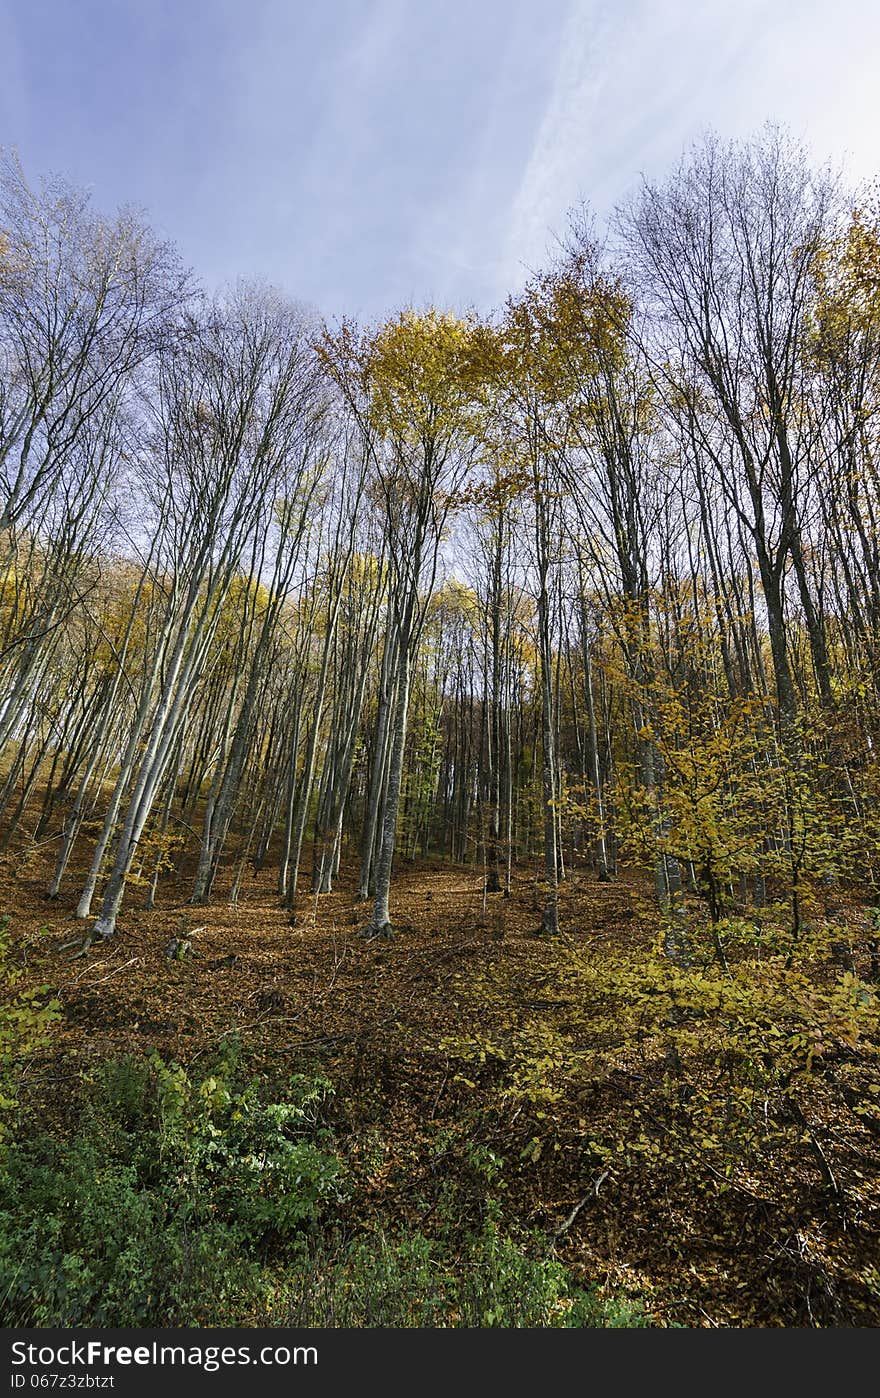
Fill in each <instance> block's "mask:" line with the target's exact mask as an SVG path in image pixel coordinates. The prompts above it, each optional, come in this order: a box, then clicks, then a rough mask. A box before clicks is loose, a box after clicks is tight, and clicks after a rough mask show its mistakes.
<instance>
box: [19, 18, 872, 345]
mask: <svg viewBox="0 0 880 1398" xmlns="http://www.w3.org/2000/svg"><path fill="white" fill-rule="evenodd" d="M0 54H2V74H3V78H2V83H0V145H3V146H7V147H9V146H12V147H14V148H16V149H17V150H18V152H19V154H20V155H21V157H22V160H23V161H24V164H25V168H26V170H27V171H28V173H29V174H30V175H31V176H32V177H36V176H38V175H39V174H41V173H44V172H49V171H60V172H63V173H65V174H67V175H69V176H70V177H71V178H72V179H73V180H74V181H75V182H76V183H78V184H84V185H87V186H88V187H90V188H91V189H92V190H93V192H94V199H95V202H96V204H97V205H98V206H100V207H102V208H112V207H114V206H116V205H117V204H119V203H124V202H130V203H134V204H138V205H140V206H142V207H144V208H145V209H146V210H147V212H148V214H149V217H150V219H151V220H152V222H153V224H154V225H155V226H156V227H157V228H158V229H159V230H160V231H161V232H162V233H163V234H164V235H166V236H168V237H170V238H172V239H173V240H174V241H175V242H176V243H177V244H178V246H179V247H180V249H181V252H182V254H183V256H184V258H185V259H186V261H187V262H188V263H190V264H191V265H192V266H193V267H194V268H195V269H196V270H197V271H198V272H199V273H200V275H201V276H202V277H203V279H204V280H205V281H206V282H207V283H208V285H210V286H216V285H219V284H221V283H223V282H224V281H226V280H230V279H234V278H236V277H238V276H242V275H243V276H257V277H261V278H263V279H265V280H268V281H270V282H273V283H275V284H276V285H278V286H280V287H281V288H283V289H284V290H285V291H286V292H287V293H289V294H290V295H291V296H294V297H296V298H298V299H301V300H305V301H307V302H309V303H311V304H313V305H314V306H316V307H317V308H318V309H319V310H320V311H321V312H323V313H324V314H326V315H328V316H331V317H332V316H337V315H341V314H351V315H355V316H358V317H360V318H365V319H369V318H372V317H375V316H381V315H384V314H387V313H389V312H392V311H394V310H395V309H397V308H398V307H399V306H401V305H404V304H415V305H417V306H423V305H425V304H428V303H430V302H435V303H438V304H441V305H444V306H451V307H454V308H455V309H458V310H463V309H465V308H466V307H468V306H471V305H473V306H476V307H478V308H480V309H487V308H488V307H490V306H492V305H496V304H498V303H499V302H500V301H502V300H503V298H504V296H505V295H506V293H507V292H508V291H509V290H513V289H516V287H517V286H518V285H519V284H520V283H521V282H522V280H523V278H524V277H525V275H526V274H527V273H528V271H529V270H530V269H532V268H535V267H537V266H539V265H540V264H541V262H542V261H543V260H545V257H546V254H547V251H548V248H549V247H550V246H551V244H552V236H553V232H554V230H555V231H556V232H562V231H563V230H564V227H565V223H566V211H567V209H569V208H570V207H571V206H572V205H573V204H575V203H577V202H578V201H579V200H581V199H586V200H588V201H589V202H590V204H591V205H592V206H593V207H594V209H595V210H596V212H597V214H598V215H599V216H600V217H601V216H603V215H605V214H606V213H607V212H608V210H609V209H610V208H611V207H612V206H613V204H614V203H615V201H617V200H618V199H620V198H622V197H623V196H624V195H625V194H626V193H627V192H628V191H629V190H631V189H632V188H633V187H634V185H635V183H636V182H637V179H638V176H639V173H640V172H645V173H648V174H651V175H658V174H661V173H662V171H663V170H664V169H665V168H666V167H668V165H669V164H670V163H672V162H673V161H674V160H675V159H677V157H678V155H679V154H680V152H681V149H682V147H683V146H684V145H685V144H686V143H687V142H689V141H690V140H693V139H694V138H696V137H698V136H699V134H700V132H701V131H702V130H703V129H705V128H706V127H707V126H709V125H711V126H714V127H715V129H716V130H717V131H718V132H719V133H720V134H721V135H722V136H728V135H730V136H741V135H747V134H749V133H750V132H751V131H753V130H755V129H756V128H757V127H758V126H760V125H761V123H762V122H763V121H764V120H766V119H768V118H769V119H772V120H777V121H782V122H784V123H786V124H788V125H789V126H790V127H791V129H792V130H793V132H794V133H795V135H797V136H800V137H802V138H803V139H805V140H806V141H808V143H809V144H810V145H811V146H812V148H813V150H814V152H815V153H816V155H817V156H818V157H819V158H821V159H825V158H828V157H832V158H834V159H836V160H838V161H841V162H842V161H845V162H846V169H847V171H848V173H849V175H850V177H851V178H853V179H856V180H861V179H866V178H869V177H871V176H873V175H875V174H876V173H878V171H880V158H878V143H877V136H878V131H880V97H878V89H880V80H878V76H877V74H878V71H880V62H878V58H880V0H835V3H833V4H829V3H828V0H703V3H700V0H617V3H607V0H322V2H321V0H310V2H308V3H307V0H0Z"/></svg>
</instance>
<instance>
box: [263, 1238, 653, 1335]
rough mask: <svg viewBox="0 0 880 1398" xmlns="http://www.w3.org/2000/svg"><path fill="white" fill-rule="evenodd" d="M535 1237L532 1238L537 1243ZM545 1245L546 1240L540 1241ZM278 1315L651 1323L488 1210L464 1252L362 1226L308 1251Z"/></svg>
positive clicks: (435, 1324) (400, 1323) (385, 1321)
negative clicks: (345, 1238)
mask: <svg viewBox="0 0 880 1398" xmlns="http://www.w3.org/2000/svg"><path fill="white" fill-rule="evenodd" d="M538 1241H539V1240H532V1242H533V1244H537V1242H538ZM544 1246H545V1247H546V1242H545V1244H544ZM273 1323H274V1324H278V1325H286V1326H292V1327H316V1328H322V1329H324V1328H336V1329H361V1328H370V1329H376V1328H383V1329H384V1328H390V1329H438V1328H444V1329H445V1328H468V1329H477V1328H481V1329H482V1328H486V1327H502V1328H508V1329H537V1328H549V1329H580V1328H590V1329H603V1328H624V1327H625V1328H636V1327H644V1326H646V1325H647V1324H648V1321H647V1319H646V1318H645V1316H644V1313H643V1312H642V1310H641V1309H640V1307H638V1306H637V1305H634V1304H631V1303H629V1302H627V1301H625V1300H621V1299H616V1300H612V1301H606V1300H604V1299H603V1298H601V1297H600V1296H599V1295H598V1293H596V1292H595V1291H588V1290H584V1289H582V1288H580V1287H578V1286H576V1285H575V1284H574V1282H573V1280H572V1278H571V1275H570V1273H569V1272H568V1271H567V1270H566V1268H565V1267H563V1266H562V1264H561V1263H560V1262H558V1261H557V1260H555V1259H553V1258H549V1259H548V1258H546V1257H541V1256H536V1255H534V1254H533V1253H532V1252H530V1251H528V1250H527V1249H526V1248H523V1247H521V1246H520V1245H518V1244H517V1243H516V1242H514V1241H513V1240H512V1239H511V1238H509V1237H507V1236H505V1235H504V1234H503V1233H502V1232H501V1231H500V1229H499V1228H498V1226H497V1224H496V1223H495V1222H494V1221H493V1220H490V1221H489V1222H487V1224H486V1225H485V1228H484V1230H483V1232H482V1233H481V1234H480V1235H479V1236H477V1237H476V1238H472V1239H471V1240H470V1241H469V1242H468V1244H467V1245H466V1247H465V1248H464V1250H463V1251H462V1252H457V1253H455V1252H453V1251H452V1250H451V1249H450V1248H449V1246H448V1244H444V1243H442V1242H439V1241H437V1240H434V1239H429V1238H426V1237H424V1236H422V1235H421V1234H418V1233H416V1234H408V1235H405V1236H403V1237H400V1238H396V1239H392V1238H389V1237H388V1236H387V1235H385V1234H383V1233H378V1234H375V1235H368V1236H366V1237H364V1238H362V1239H360V1240H358V1241H355V1242H352V1243H349V1244H348V1245H347V1247H344V1248H340V1249H338V1250H336V1251H335V1252H334V1253H332V1254H326V1253H325V1254H324V1255H321V1254H320V1253H318V1254H315V1253H313V1254H312V1255H311V1256H310V1257H309V1258H308V1259H304V1260H303V1262H302V1263H301V1266H300V1269H299V1270H298V1272H297V1273H296V1274H294V1275H293V1276H291V1277H290V1278H289V1280H288V1282H287V1286H286V1289H285V1294H284V1296H283V1299H282V1300H281V1302H280V1303H279V1304H278V1305H277V1306H276V1314H275V1318H274V1319H273Z"/></svg>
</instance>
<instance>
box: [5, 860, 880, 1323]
mask: <svg viewBox="0 0 880 1398" xmlns="http://www.w3.org/2000/svg"><path fill="white" fill-rule="evenodd" d="M14 866H15V858H14V856H10V857H7V859H6V861H5V867H4V869H3V878H2V901H0V911H3V912H4V913H6V915H7V918H8V930H7V936H8V938H9V945H8V957H9V964H10V966H11V967H12V968H14V969H15V971H16V972H19V971H20V972H21V979H19V980H18V982H17V984H16V986H15V994H16V996H17V997H18V1000H19V1002H20V1001H21V997H22V994H23V992H25V991H27V990H28V989H32V990H34V992H35V999H34V1000H33V1001H31V1002H30V1003H31V1004H32V1005H36V1004H41V1005H42V1004H45V1002H46V1000H47V998H48V997H51V1000H52V1001H54V1002H57V1011H56V1013H55V1015H54V1017H53V1022H52V1023H51V1026H50V1027H49V1028H48V1029H47V1031H46V1032H45V1034H44V1037H43V1041H42V1043H41V1044H40V1045H39V1046H38V1047H35V1048H34V1050H33V1051H32V1053H31V1054H30V1055H29V1056H28V1057H27V1059H26V1060H24V1061H22V1062H20V1063H19V1064H18V1070H19V1082H20V1090H19V1096H20V1110H21V1111H22V1112H23V1113H24V1118H25V1120H26V1121H28V1122H29V1123H30V1124H31V1125H30V1129H31V1130H36V1129H39V1130H41V1131H45V1130H49V1131H50V1132H51V1133H52V1134H53V1135H54V1136H55V1137H56V1138H60V1137H63V1136H64V1135H65V1133H69V1132H70V1131H71V1129H72V1128H73V1125H74V1123H75V1122H76V1121H77V1120H78V1118H79V1114H80V1113H81V1110H82V1101H83V1095H84V1093H85V1092H86V1091H87V1085H88V1083H89V1080H90V1079H94V1076H95V1074H96V1072H98V1071H99V1070H100V1067H101V1065H102V1064H106V1063H108V1062H114V1061H115V1062H118V1061H121V1060H123V1059H125V1058H126V1057H127V1056H132V1057H133V1058H134V1059H135V1060H138V1061H141V1062H145V1061H147V1059H148V1057H149V1055H151V1054H158V1055H160V1056H161V1060H162V1062H163V1063H164V1064H179V1065H181V1066H182V1067H183V1068H184V1070H185V1071H186V1073H188V1074H189V1075H190V1078H191V1080H192V1081H193V1082H196V1081H204V1080H205V1079H204V1074H206V1073H207V1071H208V1069H209V1068H210V1066H211V1065H212V1064H213V1063H214V1062H215V1061H216V1059H217V1056H218V1054H222V1053H223V1052H224V1050H228V1049H229V1047H230V1044H231V1043H234V1044H235V1045H236V1053H237V1055H238V1056H239V1060H240V1065H241V1067H242V1068H243V1069H244V1070H245V1072H246V1074H247V1076H248V1078H249V1079H252V1080H253V1079H259V1080H261V1081H266V1082H268V1083H270V1084H282V1083H283V1082H284V1081H285V1080H286V1079H288V1078H289V1076H290V1075H291V1074H295V1075H303V1076H304V1077H305V1078H308V1077H313V1078H316V1079H320V1080H322V1081H325V1082H327V1083H328V1084H329V1089H328V1095H327V1099H326V1102H325V1105H324V1107H323V1108H322V1114H323V1115H322V1122H323V1126H324V1128H325V1129H326V1130H327V1132H328V1133H329V1136H328V1139H331V1138H332V1142H333V1150H334V1155H335V1157H336V1159H338V1160H339V1161H340V1162H341V1172H342V1173H341V1176H340V1178H341V1179H342V1180H343V1182H344V1183H343V1188H342V1190H341V1191H340V1192H339V1194H338V1196H337V1200H336V1202H335V1204H334V1205H333V1210H332V1211H331V1214H330V1215H327V1214H325V1215H323V1223H322V1225H321V1226H322V1227H323V1228H324V1229H325V1230H326V1229H327V1228H328V1227H330V1226H332V1227H333V1228H341V1229H342V1230H343V1232H344V1234H345V1236H346V1238H348V1239H352V1238H367V1239H369V1238H376V1237H383V1238H385V1237H391V1238H394V1237H399V1236H406V1235H407V1234H416V1235H417V1236H418V1237H420V1238H427V1239H430V1238H431V1237H432V1236H435V1235H436V1236H438V1237H442V1238H443V1239H445V1244H444V1245H445V1246H447V1247H449V1246H451V1247H452V1248H453V1249H454V1248H455V1246H456V1240H459V1239H463V1238H465V1237H466V1236H473V1235H474V1234H475V1233H478V1232H479V1230H480V1229H481V1228H482V1227H484V1225H485V1221H486V1218H487V1216H488V1217H490V1218H491V1219H495V1220H497V1221H500V1222H501V1223H502V1224H503V1227H504V1230H505V1232H506V1234H509V1235H511V1236H515V1237H520V1238H522V1239H523V1240H524V1244H523V1245H524V1248H525V1250H526V1252H530V1253H531V1254H533V1255H535V1256H536V1257H537V1258H541V1257H542V1256H543V1257H547V1258H550V1257H552V1258H558V1259H559V1261H560V1262H561V1263H562V1264H563V1265H564V1267H565V1268H566V1269H567V1271H568V1272H569V1273H570V1274H571V1276H572V1277H573V1278H575V1279H576V1281H577V1282H578V1283H579V1284H583V1285H585V1286H589V1287H591V1288H598V1294H600V1295H602V1294H606V1293H607V1294H608V1295H613V1296H615V1297H617V1298H624V1300H625V1301H626V1303H627V1304H630V1303H631V1304H633V1305H634V1306H635V1307H636V1312H635V1313H636V1314H640V1315H642V1316H643V1317H644V1318H643V1319H641V1320H640V1321H639V1322H638V1323H641V1324H644V1323H649V1324H653V1325H661V1326H664V1325H670V1324H673V1325H684V1326H695V1327H716V1326H720V1327H739V1326H780V1325H785V1326H827V1325H835V1326H841V1325H843V1326H865V1325H874V1324H877V1323H878V1321H880V1271H878V1259H880V1251H878V1230H880V1171H878V1165H880V1102H878V1099H877V1074H876V1063H877V1050H878V1045H880V1036H878V1032H877V1015H876V997H874V1006H873V1008H872V1009H871V1021H870V1023H869V1024H868V1025H867V1028H866V1024H865V1023H858V1024H856V1021H857V1020H858V1013H857V1008H856V1009H854V1008H853V1004H852V1000H853V997H852V993H851V992H852V988H853V987H859V986H861V987H864V985H865V981H863V980H861V979H859V978H857V977H855V976H853V975H852V973H851V971H847V970H842V969H841V966H840V965H839V964H837V963H839V960H840V957H841V955H844V956H845V959H847V960H848V961H849V963H850V966H851V968H852V969H853V970H855V971H856V972H859V973H861V975H864V976H867V975H868V974H869V973H870V970H871V966H870V964H869V963H870V957H871V955H872V952H873V954H874V955H876V948H875V944H874V943H872V941H871V937H872V928H871V926H869V925H868V923H867V922H866V917H865V912H864V909H863V908H862V906H861V905H860V904H859V903H858V902H856V901H852V902H850V901H848V900H846V899H844V900H842V904H841V906H840V907H838V908H837V909H836V912H835V914H834V919H833V921H834V926H833V928H832V929H831V932H830V934H829V929H828V928H827V927H822V926H820V925H819V924H816V925H815V926H813V927H810V928H808V929H807V930H806V932H805V933H804V935H803V939H802V942H801V945H800V946H799V947H798V949H797V953H796V956H795V957H794V958H793V959H792V957H791V947H790V946H789V947H786V946H785V945H783V940H784V934H783V932H782V930H781V929H775V928H774V927H773V925H772V924H770V923H765V924H764V925H763V926H762V925H761V923H760V921H749V920H748V919H746V918H745V917H744V918H743V919H742V920H741V923H740V924H739V925H738V926H739V935H738V937H737V935H735V925H734V930H733V932H731V931H730V930H729V931H728V942H727V944H726V946H725V953H726V966H725V967H721V966H720V965H719V963H718V956H717V949H716V948H714V947H713V945H712V942H711V940H710V938H709V936H708V933H707V932H706V931H705V929H704V930H702V931H701V930H700V926H699V922H698V921H697V920H694V921H692V922H691V923H690V924H689V926H690V931H689V933H688V952H687V956H686V958H685V963H684V964H681V965H680V966H678V967H676V966H675V965H674V964H672V963H670V961H669V958H668V957H664V955H663V953H662V947H661V946H659V945H658V915H657V910H656V906H655V905H654V904H653V902H652V897H651V889H650V887H649V886H648V883H647V881H643V880H642V879H641V877H640V876H639V875H637V874H636V873H634V872H631V873H627V872H623V873H622V874H621V876H620V877H619V878H617V879H616V880H614V881H609V882H599V881H597V879H596V876H595V874H594V873H593V872H592V871H590V870H582V871H577V870H576V871H574V873H573V874H572V875H571V877H570V878H569V879H568V880H567V881H566V882H564V883H563V884H562V885H561V886H560V924H561V929H562V930H561V932H560V935H559V936H557V937H552V938H548V937H545V936H541V935H538V930H539V927H540V912H541V906H542V905H541V890H540V886H539V884H538V883H537V882H536V880H535V877H534V870H533V869H531V868H528V867H520V868H519V869H518V871H517V872H516V875H515V878H514V882H513V887H512V891H511V896H510V897H509V898H504V897H502V896H500V895H494V896H489V897H484V894H483V879H482V876H481V873H480V871H479V869H474V868H466V867H450V866H441V865H439V864H437V865H435V864H430V863H422V864H419V865H415V866H412V867H407V866H403V867H402V868H401V870H400V871H399V873H398V874H397V875H396V889H397V894H396V899H397V927H396V934H395V937H394V939H393V940H386V939H376V938H374V939H372V940H366V939H364V938H363V936H362V935H360V933H361V932H362V929H363V926H364V923H365V912H364V907H363V904H358V903H356V902H355V901H354V898H353V889H354V887H355V885H356V880H355V878H354V871H352V870H350V869H349V870H345V869H343V877H342V879H341V881H340V887H339V889H338V891H335V892H333V893H332V894H327V895H313V896H311V897H308V896H306V897H303V898H302V899H301V900H300V902H299V905H298V908H297V910H296V911H295V913H294V915H293V916H291V915H290V914H289V912H288V911H286V910H285V909H283V908H281V907H280V906H279V901H278V898H277V895H276V893H275V890H274V889H273V887H272V886H271V881H270V880H269V879H267V878H265V877H263V876H260V877H257V876H254V877H253V878H250V879H248V880H247V881H246V882H245V884H244V886H243V888H242V890H241V893H240V896H239V901H238V906H237V907H234V908H233V907H231V906H229V905H228V904H227V903H226V902H224V901H215V902H213V903H212V904H210V905H209V906H206V907H200V908H193V907H191V906H189V904H188V902H187V901H186V896H185V893H186V890H185V885H184V883H183V881H182V880H181V883H180V895H181V898H180V902H179V903H177V904H175V902H174V897H173V890H172V889H169V890H167V893H166V902H165V905H164V906H163V907H162V908H161V909H154V910H150V911H147V910H143V909H139V908H138V907H137V906H136V904H134V903H132V906H131V907H130V908H127V909H126V912H125V916H124V919H123V920H122V922H121V924H120V928H119V930H118V933H117V935H116V937H115V938H114V939H113V940H112V941H110V942H109V943H107V944H105V945H98V946H94V947H92V948H91V949H90V950H88V951H87V952H86V953H85V954H84V955H79V954H78V952H77V942H76V939H77V936H78V935H79V934H80V933H81V927H82V924H77V923H75V922H74V921H72V920H71V919H70V918H69V916H68V915H67V914H66V913H65V912H64V910H63V909H62V908H61V907H60V906H57V905H52V904H48V903H47V902H46V901H45V899H44V896H43V891H44V887H45V878H44V877H43V878H41V877H39V876H38V875H39V874H41V873H42V874H45V871H41V870H37V869H35V868H34V865H33V856H31V860H30V865H29V866H26V867H25V869H24V870H23V871H19V872H18V873H17V874H16V873H15V872H14ZM221 896H222V890H221V891H219V892H218V895H217V897H218V899H219V898H221ZM731 926H732V925H731V924H728V928H729V929H730V928H731ZM829 935H831V936H832V938H833V951H832V952H831V959H830V960H829V946H830V945H831V943H830V942H829V940H828V936H829ZM72 943H73V945H72ZM841 948H845V949H846V950H845V953H844V952H842V950H841ZM835 958H836V962H835ZM788 961H791V964H790V965H787V964H786V963H787V962H788ZM863 963H864V964H863ZM848 995H849V1002H848V1000H847V996H848ZM861 997H862V1002H864V1001H865V998H866V997H865V994H864V990H862V992H861ZM7 999H8V996H7ZM857 999H858V993H857V995H856V1000H857ZM862 1008H864V1004H863V1006H862ZM854 1024H856V1027H855V1028H854ZM200 1075H202V1076H201V1077H200ZM209 1081H210V1082H211V1083H213V1082H214V1081H215V1079H213V1078H211V1079H210V1080H209ZM235 1319H236V1321H237V1323H242V1324H248V1323H261V1322H262V1323H266V1316H265V1314H262V1315H257V1316H252V1317H250V1318H248V1317H247V1316H242V1315H238V1316H237V1317H235ZM281 1319H282V1320H283V1317H282V1318H281ZM372 1323H374V1324H379V1325H381V1324H387V1323H389V1322H388V1321H387V1320H384V1321H383V1320H382V1319H381V1318H376V1319H375V1320H374V1321H373V1322H372ZM439 1323H441V1324H442V1323H444V1322H443V1321H441V1322H439ZM488 1323H491V1320H490V1321H489V1322H488ZM616 1323H624V1324H625V1323H627V1322H626V1321H625V1320H624V1321H618V1322H616Z"/></svg>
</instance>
